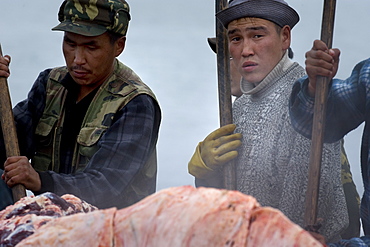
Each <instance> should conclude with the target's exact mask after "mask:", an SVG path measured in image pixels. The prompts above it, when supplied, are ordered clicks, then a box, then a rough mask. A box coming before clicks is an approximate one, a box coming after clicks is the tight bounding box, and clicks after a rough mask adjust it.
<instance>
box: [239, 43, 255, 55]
mask: <svg viewBox="0 0 370 247" xmlns="http://www.w3.org/2000/svg"><path fill="white" fill-rule="evenodd" d="M253 54H254V50H253V44H252V42H250V41H249V40H244V42H243V50H242V56H243V57H249V56H252V55H253Z"/></svg>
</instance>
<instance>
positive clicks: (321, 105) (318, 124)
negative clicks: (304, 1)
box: [305, 0, 336, 227]
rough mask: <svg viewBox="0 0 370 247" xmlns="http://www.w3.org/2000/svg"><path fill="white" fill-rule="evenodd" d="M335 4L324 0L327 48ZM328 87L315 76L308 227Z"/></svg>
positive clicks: (313, 219)
mask: <svg viewBox="0 0 370 247" xmlns="http://www.w3.org/2000/svg"><path fill="white" fill-rule="evenodd" d="M335 6H336V0H324V10H323V18H322V27H321V40H322V41H323V42H325V43H326V45H327V46H328V48H329V49H330V48H331V47H332V42H333V30H334V17H335ZM328 87H329V78H327V77H318V78H317V83H316V93H315V105H314V117H313V128H312V143H311V152H310V167H309V171H308V173H309V174H308V187H307V192H306V211H305V224H306V226H308V227H310V226H315V225H316V224H317V202H318V194H319V185H320V169H321V158H322V147H323V138H324V128H325V120H326V118H325V115H326V106H327V102H326V101H327V95H328Z"/></svg>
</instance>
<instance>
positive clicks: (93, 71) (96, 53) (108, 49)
mask: <svg viewBox="0 0 370 247" xmlns="http://www.w3.org/2000/svg"><path fill="white" fill-rule="evenodd" d="M120 42H121V43H122V42H123V44H121V43H120ZM124 43H125V41H124V40H123V41H117V42H115V43H114V44H112V43H111V42H110V39H109V35H108V34H107V33H104V34H102V35H99V36H93V37H88V36H83V35H79V34H75V33H71V32H65V34H64V40H63V53H64V58H65V61H66V65H67V68H68V71H69V73H70V74H71V76H72V78H73V79H74V80H75V82H76V83H77V84H79V85H80V86H81V90H86V91H87V93H88V92H89V91H92V90H93V89H94V88H96V87H97V86H99V85H101V84H102V83H103V82H104V81H105V80H106V79H107V78H108V77H109V75H110V74H111V73H112V71H113V68H114V60H115V57H116V56H118V55H119V54H120V53H121V52H122V50H123V48H124Z"/></svg>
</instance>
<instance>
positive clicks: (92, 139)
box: [77, 127, 106, 159]
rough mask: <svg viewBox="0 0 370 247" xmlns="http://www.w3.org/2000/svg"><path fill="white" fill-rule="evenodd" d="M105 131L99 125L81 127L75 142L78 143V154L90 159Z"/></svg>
mask: <svg viewBox="0 0 370 247" xmlns="http://www.w3.org/2000/svg"><path fill="white" fill-rule="evenodd" d="M105 131H106V128H99V127H84V128H82V129H81V130H80V133H79V134H78V137H77V142H78V144H80V150H79V152H80V154H81V155H82V156H85V157H88V158H89V159H90V158H91V157H92V156H93V155H94V154H95V152H96V151H97V150H98V146H97V143H98V141H99V140H100V138H101V137H102V136H103V134H104V133H105Z"/></svg>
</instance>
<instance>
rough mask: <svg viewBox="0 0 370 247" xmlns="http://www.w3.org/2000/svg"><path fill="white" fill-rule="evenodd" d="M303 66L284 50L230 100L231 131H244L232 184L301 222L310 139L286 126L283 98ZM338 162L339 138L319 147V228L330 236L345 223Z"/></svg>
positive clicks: (334, 237)
mask: <svg viewBox="0 0 370 247" xmlns="http://www.w3.org/2000/svg"><path fill="white" fill-rule="evenodd" d="M302 75H304V69H303V68H302V67H301V66H299V65H298V64H297V63H293V62H291V61H290V60H289V59H288V58H287V56H284V58H283V59H282V60H281V61H280V63H279V64H278V65H277V66H276V67H275V68H274V70H273V71H272V72H271V73H270V74H269V75H268V76H267V77H266V78H265V79H264V80H263V81H262V82H261V83H259V84H258V85H253V84H251V83H248V82H245V81H242V83H241V88H242V91H243V95H242V96H241V97H240V98H238V99H236V101H235V102H234V104H233V118H234V123H235V124H236V125H237V129H236V132H240V133H242V134H243V140H242V143H243V144H242V146H241V147H240V149H239V156H238V158H237V161H236V169H237V170H236V171H237V189H238V190H239V191H241V192H243V193H245V194H249V195H252V196H254V197H255V198H256V199H257V200H258V202H259V203H260V204H261V205H262V206H271V207H275V208H278V209H279V210H281V211H282V212H283V213H284V214H285V215H286V216H287V217H288V218H290V219H291V220H292V221H293V222H295V223H297V224H299V225H300V226H302V227H304V222H303V221H304V210H305V193H306V188H307V177H308V163H309V154H310V143H311V141H310V140H309V139H306V138H305V137H303V136H301V135H300V134H298V133H297V132H295V131H294V129H293V128H292V127H291V124H290V118H289V112H288V100H289V96H290V92H291V88H292V85H293V83H294V81H295V80H296V79H298V78H299V77H301V76H302ZM340 172H341V165H340V143H339V142H337V143H333V144H325V145H324V148H323V158H322V169H321V179H320V192H319V193H320V194H319V206H318V218H322V219H323V226H322V227H321V228H320V233H321V234H323V235H324V236H325V237H326V239H327V240H328V241H330V242H332V241H336V240H338V239H339V238H340V232H341V231H342V230H343V229H345V227H346V225H347V224H348V214H347V208H346V207H347V206H346V202H345V197H344V192H343V187H342V182H341V174H340Z"/></svg>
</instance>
